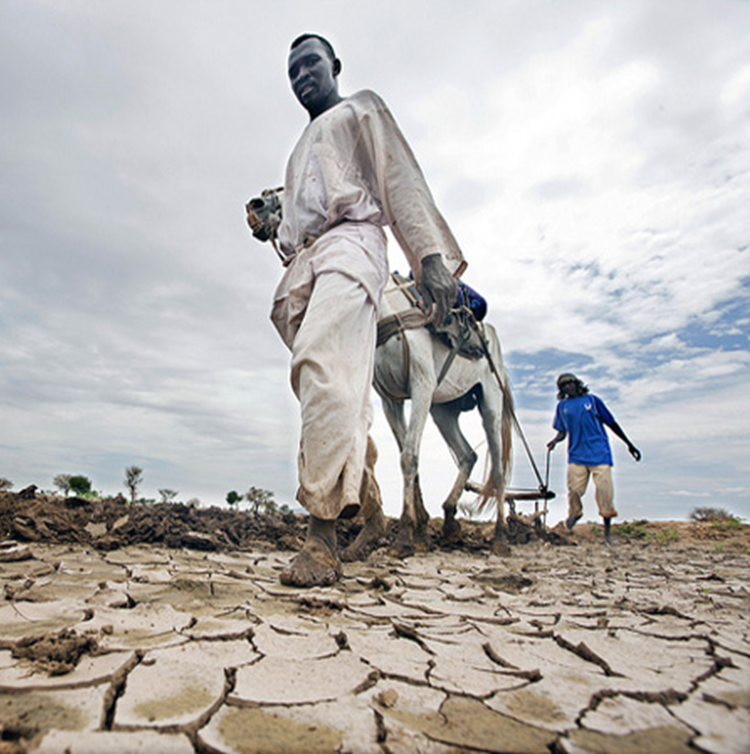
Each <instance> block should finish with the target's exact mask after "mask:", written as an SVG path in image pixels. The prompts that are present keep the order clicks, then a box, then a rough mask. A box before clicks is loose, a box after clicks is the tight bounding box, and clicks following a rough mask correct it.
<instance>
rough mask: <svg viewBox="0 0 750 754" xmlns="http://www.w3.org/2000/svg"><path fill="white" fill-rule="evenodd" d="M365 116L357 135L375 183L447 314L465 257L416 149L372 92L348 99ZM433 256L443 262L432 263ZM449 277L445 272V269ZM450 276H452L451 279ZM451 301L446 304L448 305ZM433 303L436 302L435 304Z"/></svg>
mask: <svg viewBox="0 0 750 754" xmlns="http://www.w3.org/2000/svg"><path fill="white" fill-rule="evenodd" d="M349 102H350V104H351V106H352V107H355V108H356V109H357V111H358V112H359V114H360V118H359V126H360V128H361V129H362V130H361V133H359V134H357V139H360V140H361V143H362V144H363V145H364V146H365V148H366V150H367V152H368V159H369V162H370V165H371V167H372V170H373V172H374V175H373V183H374V186H375V187H376V193H377V196H378V199H379V201H380V203H381V205H382V207H383V211H384V213H385V216H386V219H387V221H388V224H389V226H390V228H391V230H392V232H393V235H394V236H395V238H396V240H397V241H398V243H399V246H401V249H402V250H403V252H404V255H405V256H406V259H407V261H408V262H409V266H410V267H411V269H412V272H413V273H414V278H415V279H416V281H417V283H418V284H419V285H421V284H422V275H423V272H424V269H423V268H424V267H425V266H426V267H429V266H430V265H434V266H435V268H436V269H434V270H432V271H431V272H428V273H427V276H428V282H427V285H426V286H425V288H426V290H427V292H428V294H429V296H430V297H431V298H432V300H433V301H434V302H435V303H436V304H437V305H438V307H440V308H443V309H444V310H445V312H447V311H448V309H450V308H451V307H452V306H453V303H454V302H455V279H456V278H458V277H460V275H461V273H462V272H463V270H464V268H465V267H466V261H465V259H464V257H463V254H462V253H461V249H460V248H459V246H458V243H457V241H456V239H455V237H454V236H453V233H452V232H451V230H450V228H449V227H448V224H447V223H446V221H445V218H444V217H443V216H442V214H441V213H440V211H439V210H438V208H437V206H436V205H435V201H434V199H433V197H432V193H431V192H430V189H429V187H428V186H427V181H426V180H425V177H424V174H423V173H422V170H421V168H420V167H419V164H418V163H417V160H416V158H415V157H414V153H413V152H412V150H411V147H410V146H409V145H408V143H407V142H406V139H405V137H404V135H403V133H402V132H401V130H400V129H399V127H398V125H397V124H396V121H395V120H394V118H393V115H391V112H390V111H389V110H388V107H387V106H386V105H385V103H384V102H383V101H382V100H381V99H380V97H378V96H377V95H376V94H374V93H373V92H367V91H366V92H360V93H358V94H357V95H354V96H353V97H351V98H350V99H349ZM432 256H439V257H441V259H440V261H439V262H435V261H432V262H427V264H426V265H423V262H424V260H425V259H428V258H429V257H432ZM443 267H444V268H445V271H446V272H447V273H448V275H447V276H446V275H444V274H443V269H442V268H443ZM448 277H453V278H454V280H453V282H452V283H450V285H449V283H448ZM448 299H450V301H448V303H447V304H445V303H443V302H445V301H447V300H448ZM430 303H431V302H430Z"/></svg>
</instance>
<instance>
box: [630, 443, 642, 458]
mask: <svg viewBox="0 0 750 754" xmlns="http://www.w3.org/2000/svg"><path fill="white" fill-rule="evenodd" d="M628 453H630V455H631V456H633V458H635V460H636V461H640V460H641V451H640V450H638V448H636V447H635V445H628Z"/></svg>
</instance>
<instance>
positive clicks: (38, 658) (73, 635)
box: [10, 628, 99, 676]
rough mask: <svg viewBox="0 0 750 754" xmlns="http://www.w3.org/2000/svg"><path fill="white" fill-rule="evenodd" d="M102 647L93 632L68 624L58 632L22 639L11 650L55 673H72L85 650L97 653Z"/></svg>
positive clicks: (15, 654)
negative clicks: (79, 629) (82, 631)
mask: <svg viewBox="0 0 750 754" xmlns="http://www.w3.org/2000/svg"><path fill="white" fill-rule="evenodd" d="M98 649H99V645H98V643H97V640H96V637H95V636H94V635H93V634H79V633H77V632H76V631H75V630H73V629H68V628H66V629H63V630H62V631H59V632H58V633H56V634H45V635H43V636H34V637H28V638H24V639H20V640H19V641H17V642H15V643H14V644H13V645H12V647H11V650H10V653H11V655H12V656H13V657H15V658H16V659H23V660H28V661H29V662H31V663H32V664H33V665H34V666H36V667H37V668H39V669H40V670H42V671H45V672H46V673H48V674H49V675H51V676H53V675H65V674H66V673H70V671H71V670H73V668H75V666H76V665H77V664H78V661H79V660H80V659H81V657H82V656H83V655H84V654H94V655H95V654H96V653H97V651H98Z"/></svg>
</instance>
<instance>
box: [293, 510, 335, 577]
mask: <svg viewBox="0 0 750 754" xmlns="http://www.w3.org/2000/svg"><path fill="white" fill-rule="evenodd" d="M342 573H343V571H342V568H341V561H340V560H339V558H338V555H337V554H336V522H335V521H324V520H321V519H319V518H315V517H314V516H311V517H310V524H309V527H308V529H307V540H306V541H305V544H304V546H303V547H302V550H301V551H300V553H299V555H297V556H296V557H295V558H294V560H292V562H291V563H290V564H289V565H288V566H287V568H286V569H285V570H283V571H282V572H281V575H280V577H279V580H280V581H281V583H282V584H284V585H285V586H297V587H302V588H305V587H311V586H330V585H331V584H334V583H335V582H336V581H338V580H339V578H341V576H342Z"/></svg>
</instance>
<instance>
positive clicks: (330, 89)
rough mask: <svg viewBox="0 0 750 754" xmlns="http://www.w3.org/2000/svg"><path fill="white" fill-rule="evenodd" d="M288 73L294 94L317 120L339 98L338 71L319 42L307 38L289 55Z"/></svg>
mask: <svg viewBox="0 0 750 754" xmlns="http://www.w3.org/2000/svg"><path fill="white" fill-rule="evenodd" d="M288 71H289V82H290V83H291V85H292V91H293V92H294V95H295V96H296V97H297V99H298V100H299V103H300V104H301V105H302V107H304V108H305V110H307V111H308V112H309V113H310V115H312V116H313V117H315V116H316V115H318V114H319V113H321V112H323V110H326V109H327V108H328V107H330V103H331V102H333V101H334V100H335V98H337V97H338V84H337V81H336V75H337V74H338V70H336V69H334V63H333V60H331V57H330V55H329V54H328V51H327V50H326V48H325V46H324V45H323V43H322V42H321V41H320V40H319V39H314V38H313V39H306V40H305V41H304V42H302V43H301V44H299V45H297V47H295V48H294V49H293V50H292V51H291V52H290V53H289V68H288Z"/></svg>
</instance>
